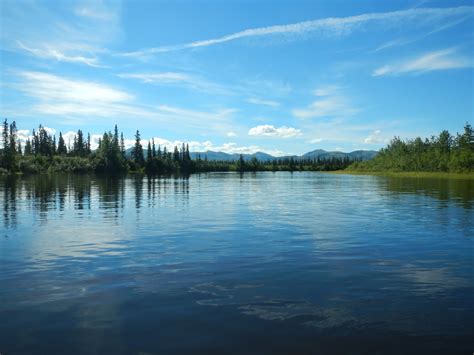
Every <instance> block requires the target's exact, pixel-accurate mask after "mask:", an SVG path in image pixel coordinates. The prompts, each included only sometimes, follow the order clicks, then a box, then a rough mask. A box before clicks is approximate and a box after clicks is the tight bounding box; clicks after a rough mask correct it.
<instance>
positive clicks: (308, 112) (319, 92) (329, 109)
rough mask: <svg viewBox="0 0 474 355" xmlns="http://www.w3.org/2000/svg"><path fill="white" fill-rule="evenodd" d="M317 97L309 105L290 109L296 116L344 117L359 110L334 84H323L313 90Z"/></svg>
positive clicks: (304, 117) (302, 117)
mask: <svg viewBox="0 0 474 355" xmlns="http://www.w3.org/2000/svg"><path fill="white" fill-rule="evenodd" d="M313 94H314V95H315V96H316V97H317V99H316V100H314V101H313V102H312V103H311V104H310V105H309V106H307V107H305V108H297V109H294V110H292V114H293V116H294V117H296V118H301V119H306V118H319V117H346V116H352V115H354V114H355V113H357V112H358V111H359V109H357V108H355V107H353V105H352V104H351V102H350V100H349V99H348V98H347V97H346V96H345V95H344V94H343V92H342V88H341V87H340V86H336V85H330V86H324V87H321V88H318V89H316V90H314V92H313Z"/></svg>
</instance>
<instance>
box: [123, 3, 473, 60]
mask: <svg viewBox="0 0 474 355" xmlns="http://www.w3.org/2000/svg"><path fill="white" fill-rule="evenodd" d="M473 12H474V7H472V6H460V7H451V8H412V9H408V10H400V11H392V12H380V13H367V14H362V15H356V16H348V17H328V18H323V19H317V20H310V21H303V22H298V23H293V24H287V25H275V26H269V27H259V28H251V29H246V30H243V31H240V32H236V33H232V34H229V35H226V36H222V37H217V38H212V39H207V40H202V41H194V42H189V43H185V44H179V45H171V46H161V47H154V48H146V49H142V50H139V51H134V52H128V53H123V54H122V55H124V56H129V57H146V56H149V55H152V54H157V53H165V52H173V51H179V50H185V49H193V48H201V47H208V46H214V45H217V44H221V43H226V42H231V41H236V40H239V39H243V38H252V37H266V36H271V35H302V34H306V33H310V32H318V31H319V32H320V33H321V34H322V35H338V36H339V35H346V34H350V33H352V32H353V31H355V30H356V29H358V28H360V27H361V26H362V25H365V24H368V23H377V24H384V26H389V25H393V24H400V23H405V22H413V21H417V23H418V24H421V23H426V22H431V21H435V22H440V21H445V20H446V19H450V18H454V17H459V16H466V15H469V16H471V15H472V14H473Z"/></svg>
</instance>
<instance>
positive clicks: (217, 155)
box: [126, 148, 377, 161]
mask: <svg viewBox="0 0 474 355" xmlns="http://www.w3.org/2000/svg"><path fill="white" fill-rule="evenodd" d="M132 149H133V148H129V149H127V151H126V154H127V155H128V156H130V155H131V153H132ZM146 153H147V150H146V149H143V154H144V155H145V156H146ZM190 155H191V159H197V157H198V156H201V159H205V158H206V157H207V159H208V160H220V161H233V160H237V159H239V157H240V154H238V153H233V154H229V153H224V152H214V151H212V150H208V151H205V152H191V153H190ZM242 155H243V157H244V159H245V160H250V159H252V158H257V159H258V160H259V161H271V160H274V159H290V158H293V159H295V160H300V159H318V158H320V159H331V158H345V157H348V158H350V159H351V160H355V159H360V160H370V159H372V158H373V157H375V156H376V155H377V151H375V150H354V151H353V152H350V153H344V152H340V151H333V152H328V151H326V150H323V149H316V150H313V151H311V152H308V153H305V154H303V155H286V156H280V157H275V156H273V155H270V154H267V153H264V152H256V153H253V154H242Z"/></svg>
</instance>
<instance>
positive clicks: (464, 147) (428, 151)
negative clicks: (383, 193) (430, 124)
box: [348, 123, 474, 172]
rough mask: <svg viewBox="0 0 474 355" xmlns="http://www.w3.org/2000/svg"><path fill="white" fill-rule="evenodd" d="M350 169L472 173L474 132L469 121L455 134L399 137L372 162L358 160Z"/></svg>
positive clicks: (443, 133)
mask: <svg viewBox="0 0 474 355" xmlns="http://www.w3.org/2000/svg"><path fill="white" fill-rule="evenodd" d="M348 170H356V171H374V172H377V171H412V172H472V171H474V134H473V129H472V127H471V125H470V124H469V123H466V125H465V127H464V132H463V133H462V134H460V133H457V134H456V136H452V135H451V134H450V133H449V132H448V131H446V130H444V131H442V132H441V133H440V134H439V135H438V136H432V137H431V138H430V139H428V138H426V139H424V140H423V139H421V138H420V137H417V138H415V139H410V140H401V139H400V138H399V137H395V138H394V139H393V140H392V141H391V142H390V144H388V146H387V147H386V148H383V149H381V150H380V152H379V153H378V154H377V156H376V157H375V158H373V159H371V160H369V161H364V162H355V163H354V164H352V165H350V166H349V167H348Z"/></svg>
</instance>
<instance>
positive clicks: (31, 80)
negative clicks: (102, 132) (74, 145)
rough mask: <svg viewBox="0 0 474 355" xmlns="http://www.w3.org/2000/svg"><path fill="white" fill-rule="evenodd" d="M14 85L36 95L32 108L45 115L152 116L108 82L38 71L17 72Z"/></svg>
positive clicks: (27, 93) (32, 95) (28, 93)
mask: <svg viewBox="0 0 474 355" xmlns="http://www.w3.org/2000/svg"><path fill="white" fill-rule="evenodd" d="M15 74H16V76H17V77H18V78H19V79H20V82H19V83H17V84H15V85H14V87H15V88H16V89H17V90H18V91H21V92H23V93H24V94H25V95H27V96H29V97H32V98H34V99H36V101H37V102H36V103H35V104H33V107H32V108H31V110H32V111H33V112H37V113H40V114H46V115H70V116H96V117H113V116H119V115H125V114H128V115H132V116H140V117H141V116H150V115H152V112H150V111H149V110H147V109H144V108H142V107H139V106H138V105H136V104H134V102H133V101H134V97H133V95H131V94H129V93H127V92H126V91H123V90H120V89H117V88H114V87H111V86H109V85H105V84H101V83H97V82H93V81H86V80H77V79H71V78H65V77H60V76H58V75H54V74H49V73H44V72H37V71H18V72H15Z"/></svg>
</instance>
